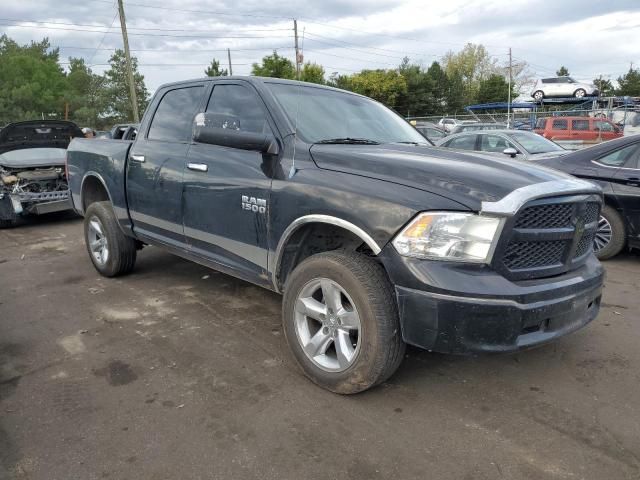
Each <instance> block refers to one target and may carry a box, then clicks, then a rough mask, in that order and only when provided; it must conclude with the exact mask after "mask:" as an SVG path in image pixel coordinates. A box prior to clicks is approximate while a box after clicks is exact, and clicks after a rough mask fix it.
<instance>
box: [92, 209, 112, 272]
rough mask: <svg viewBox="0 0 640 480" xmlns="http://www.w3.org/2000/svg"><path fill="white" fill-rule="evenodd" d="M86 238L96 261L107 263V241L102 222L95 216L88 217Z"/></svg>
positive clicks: (101, 263) (100, 263) (102, 263)
mask: <svg viewBox="0 0 640 480" xmlns="http://www.w3.org/2000/svg"><path fill="white" fill-rule="evenodd" d="M87 240H88V242H89V250H90V251H91V256H93V259H94V260H95V261H96V263H97V264H99V265H104V264H105V263H107V260H109V244H108V243H107V237H106V235H105V233H104V227H103V226H102V222H100V219H99V218H98V217H96V216H93V217H91V218H90V219H89V228H88V232H87Z"/></svg>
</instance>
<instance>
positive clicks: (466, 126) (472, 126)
mask: <svg viewBox="0 0 640 480" xmlns="http://www.w3.org/2000/svg"><path fill="white" fill-rule="evenodd" d="M506 128H507V124H506V123H480V122H477V123H463V124H461V125H456V126H454V127H452V128H451V130H449V133H450V134H454V133H462V132H477V131H478V130H504V129H506Z"/></svg>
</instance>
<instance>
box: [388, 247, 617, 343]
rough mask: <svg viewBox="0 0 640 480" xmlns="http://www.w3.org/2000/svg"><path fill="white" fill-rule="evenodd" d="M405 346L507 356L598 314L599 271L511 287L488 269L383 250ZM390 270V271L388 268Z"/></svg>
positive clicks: (590, 264)
mask: <svg viewBox="0 0 640 480" xmlns="http://www.w3.org/2000/svg"><path fill="white" fill-rule="evenodd" d="M383 261H385V264H386V265H387V267H388V268H387V271H388V272H389V275H390V277H391V280H392V282H393V283H394V284H395V285H396V287H395V290H396V297H397V302H398V312H399V316H400V323H401V329H402V336H403V339H404V341H405V342H407V343H409V344H411V345H415V346H418V347H421V348H425V349H427V350H432V351H436V352H442V353H460V354H465V353H476V352H510V351H516V350H519V349H523V348H527V347H532V346H535V345H539V344H543V343H546V342H549V341H551V340H553V339H555V338H558V337H561V336H563V335H566V334H568V333H570V332H573V331H575V330H577V329H579V328H581V327H583V326H584V325H586V324H587V323H589V322H591V321H592V320H593V319H594V318H595V317H596V316H597V314H598V311H599V308H600V299H601V293H602V282H603V277H604V273H603V269H602V267H601V266H600V263H599V262H598V261H597V260H596V258H595V256H591V258H590V259H589V260H588V261H587V262H586V263H585V264H584V265H583V266H582V267H580V268H579V269H577V270H574V271H572V272H568V273H566V274H563V275H558V276H556V277H551V278H546V279H544V278H543V279H536V280H526V281H518V282H513V281H509V280H507V279H505V278H504V277H502V276H501V275H499V274H497V273H495V272H494V271H492V270H491V269H490V268H489V267H487V266H479V265H468V264H454V263H451V262H430V261H420V260H415V259H407V258H403V257H400V256H398V255H397V254H396V253H395V252H391V251H390V250H387V249H385V252H384V256H383ZM389 265H391V268H389Z"/></svg>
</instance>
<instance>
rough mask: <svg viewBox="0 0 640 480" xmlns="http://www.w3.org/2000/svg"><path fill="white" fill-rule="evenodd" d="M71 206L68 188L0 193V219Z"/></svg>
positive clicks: (42, 212) (37, 213)
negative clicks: (53, 190)
mask: <svg viewBox="0 0 640 480" xmlns="http://www.w3.org/2000/svg"><path fill="white" fill-rule="evenodd" d="M71 208H73V206H72V205H71V201H70V195H69V190H61V191H55V192H38V193H34V192H23V193H20V194H10V193H4V194H0V220H11V219H14V218H16V217H17V216H19V215H23V214H29V215H42V214H45V213H52V212H60V211H63V210H70V209H71Z"/></svg>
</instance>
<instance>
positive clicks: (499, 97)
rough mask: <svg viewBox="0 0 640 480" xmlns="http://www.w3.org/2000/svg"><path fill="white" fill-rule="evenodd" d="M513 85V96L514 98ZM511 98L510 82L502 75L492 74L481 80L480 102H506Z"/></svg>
mask: <svg viewBox="0 0 640 480" xmlns="http://www.w3.org/2000/svg"><path fill="white" fill-rule="evenodd" d="M514 96H515V95H514V92H513V85H512V86H511V98H514ZM508 99H509V83H508V82H507V81H506V80H505V79H504V77H503V76H502V75H495V74H494V75H491V76H490V77H489V78H487V79H486V80H482V81H481V82H480V88H479V89H478V99H477V100H478V103H492V102H506V101H507V100H508Z"/></svg>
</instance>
